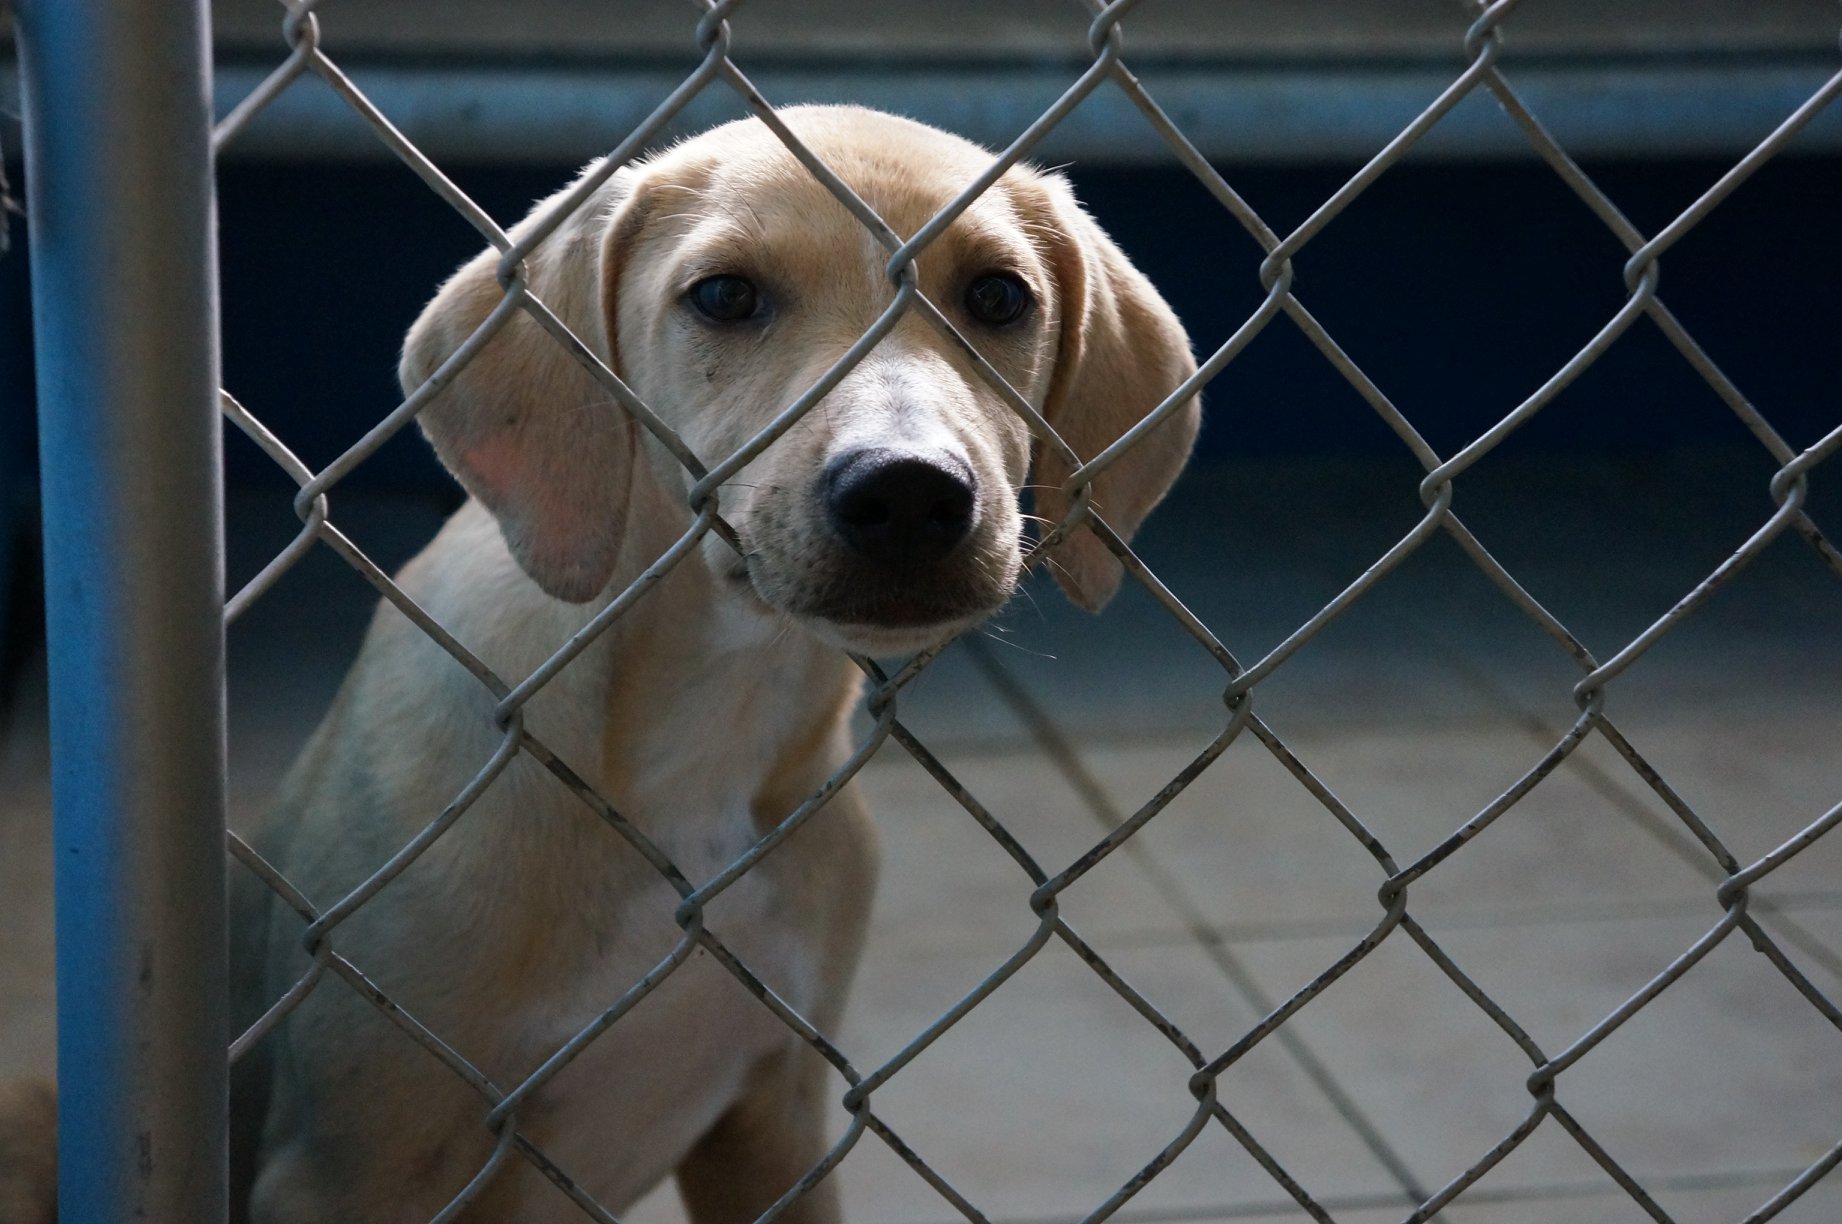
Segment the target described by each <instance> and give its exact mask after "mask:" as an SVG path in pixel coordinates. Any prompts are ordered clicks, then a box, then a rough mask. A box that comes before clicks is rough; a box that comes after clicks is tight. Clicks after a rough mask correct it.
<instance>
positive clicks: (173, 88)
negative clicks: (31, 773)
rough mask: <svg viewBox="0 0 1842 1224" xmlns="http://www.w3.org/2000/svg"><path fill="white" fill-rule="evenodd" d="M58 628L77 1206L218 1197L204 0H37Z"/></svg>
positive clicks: (215, 503)
mask: <svg viewBox="0 0 1842 1224" xmlns="http://www.w3.org/2000/svg"><path fill="white" fill-rule="evenodd" d="M17 19H18V24H17V33H18V40H19V50H20V66H21V81H22V90H21V92H22V96H23V99H24V111H25V131H26V141H25V144H26V176H27V178H26V185H27V210H28V216H29V220H28V229H29V234H30V239H31V243H32V279H33V284H32V304H33V316H34V323H35V344H36V352H37V358H38V361H37V365H38V404H39V448H40V449H39V453H40V465H41V480H42V505H43V508H44V542H45V588H46V605H47V609H46V611H47V622H48V630H49V641H50V669H51V736H52V787H53V792H52V794H53V802H54V806H55V845H56V854H57V879H56V885H57V940H58V951H57V965H58V1078H59V1090H60V1097H61V1102H60V1113H61V1119H60V1126H59V1140H60V1147H61V1153H60V1162H59V1163H60V1177H59V1201H60V1218H61V1219H64V1220H67V1221H71V1222H73V1224H116V1222H118V1221H119V1222H121V1224H127V1222H128V1221H147V1220H154V1221H163V1222H170V1224H180V1222H184V1224H213V1222H221V1221H223V1220H224V1219H225V1216H226V1202H225V1197H226V1190H225V1169H226V1160H225V1134H224V1132H225V1118H226V1091H227V1090H226V1083H227V1075H226V1049H227V1045H228V1033H227V1025H228V1021H227V1014H226V1006H225V981H226V959H227V958H226V947H225V913H224V635H223V620H222V608H223V542H222V539H223V523H222V488H221V479H222V478H221V475H220V472H221V465H220V462H219V454H220V447H221V434H220V425H219V421H218V413H217V387H218V300H217V256H216V235H215V230H216V223H215V222H216V218H215V212H214V204H213V187H212V161H211V144H210V131H211V127H210V125H211V111H210V50H209V41H208V40H209V17H208V14H207V9H206V6H205V3H204V0H19V3H18V5H17Z"/></svg>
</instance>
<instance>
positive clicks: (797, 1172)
mask: <svg viewBox="0 0 1842 1224" xmlns="http://www.w3.org/2000/svg"><path fill="white" fill-rule="evenodd" d="M826 1072H827V1067H826V1064H825V1061H824V1060H823V1059H822V1058H821V1057H820V1056H819V1054H818V1053H817V1052H816V1051H815V1050H812V1049H811V1048H810V1047H808V1046H806V1045H804V1044H801V1045H799V1046H797V1047H795V1048H792V1049H790V1050H788V1051H787V1052H785V1053H783V1054H780V1055H778V1056H776V1057H775V1058H774V1059H772V1060H771V1061H769V1062H768V1063H766V1064H764V1065H763V1066H762V1067H760V1068H759V1069H758V1070H757V1071H756V1073H755V1075H754V1076H753V1077H751V1079H750V1081H749V1084H748V1087H747V1089H746V1091H744V1093H743V1094H742V1096H741V1098H740V1099H738V1100H737V1101H736V1103H735V1104H734V1105H732V1106H731V1107H730V1109H729V1111H728V1112H727V1113H725V1114H724V1115H723V1116H722V1117H721V1118H719V1119H718V1120H717V1123H716V1125H715V1126H713V1127H711V1128H710V1129H709V1131H707V1132H705V1134H704V1136H703V1138H702V1139H699V1140H698V1141H697V1145H696V1146H695V1147H693V1148H692V1149H691V1151H690V1154H689V1155H687V1156H686V1157H685V1158H684V1160H683V1162H682V1163H680V1164H679V1166H678V1192H679V1194H680V1195H682V1196H683V1198H684V1204H685V1207H686V1208H687V1209H688V1210H689V1212H690V1216H691V1220H692V1224H751V1222H752V1221H754V1220H756V1219H759V1218H760V1216H761V1213H762V1212H764V1211H766V1210H767V1209H768V1208H769V1207H772V1206H773V1205H774V1203H775V1201H776V1200H777V1199H779V1198H780V1196H781V1195H783V1194H785V1193H786V1192H787V1191H788V1190H789V1189H791V1188H792V1187H793V1185H794V1183H796V1182H798V1181H799V1179H800V1178H802V1177H804V1176H805V1175H806V1174H807V1173H808V1172H809V1171H810V1170H811V1169H812V1167H813V1166H814V1165H816V1164H818V1162H819V1159H820V1158H821V1157H822V1156H824V1154H825V1147H826V1144H825V1099H824V1091H825V1083H826ZM840 1218H841V1217H840V1214H839V1210H838V1190H837V1183H836V1181H835V1180H834V1179H832V1178H827V1179H826V1180H824V1181H822V1182H820V1183H819V1184H818V1185H816V1186H814V1187H813V1188H812V1189H811V1190H810V1191H808V1192H807V1193H806V1194H805V1195H803V1196H802V1197H801V1198H800V1199H799V1200H798V1201H797V1202H795V1203H793V1204H792V1205H791V1206H789V1207H788V1208H787V1211H786V1213H785V1214H784V1215H782V1216H781V1217H780V1221H781V1224H838V1221H839V1220H840Z"/></svg>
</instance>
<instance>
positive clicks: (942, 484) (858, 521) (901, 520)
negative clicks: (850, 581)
mask: <svg viewBox="0 0 1842 1224" xmlns="http://www.w3.org/2000/svg"><path fill="white" fill-rule="evenodd" d="M821 488H822V493H823V497H824V500H825V509H826V511H827V512H828V513H829V514H830V515H831V521H832V526H833V527H834V528H836V529H837V532H838V534H839V536H840V537H842V538H843V540H844V542H845V543H846V544H847V545H849V546H850V547H851V549H852V550H853V551H854V552H857V553H858V554H860V555H862V556H864V557H866V558H868V559H871V560H874V561H880V562H884V563H887V564H892V565H918V564H925V563H927V562H930V561H938V560H940V558H942V557H944V556H946V555H947V554H948V553H949V552H952V551H953V548H954V546H955V545H957V544H958V543H959V542H960V541H961V540H963V539H965V538H966V533H967V532H969V531H970V530H971V529H972V473H971V472H970V471H969V470H968V469H967V467H966V465H965V464H964V463H963V462H961V461H960V460H958V459H956V458H953V457H951V456H947V455H938V454H934V455H927V456H919V455H913V454H904V453H902V452H900V451H889V450H860V451H853V452H851V453H849V454H846V455H841V456H839V457H838V458H837V459H835V460H833V461H832V463H831V464H830V465H829V466H828V467H827V468H826V469H825V475H824V478H823V483H822V486H821Z"/></svg>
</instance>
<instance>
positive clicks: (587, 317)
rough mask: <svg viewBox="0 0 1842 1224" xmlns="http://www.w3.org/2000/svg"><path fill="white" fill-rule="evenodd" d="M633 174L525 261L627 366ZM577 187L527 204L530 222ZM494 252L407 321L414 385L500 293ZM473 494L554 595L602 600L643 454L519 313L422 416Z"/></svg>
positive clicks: (562, 309)
mask: <svg viewBox="0 0 1842 1224" xmlns="http://www.w3.org/2000/svg"><path fill="white" fill-rule="evenodd" d="M633 179H634V175H633V173H632V172H630V171H622V172H620V173H618V174H616V175H615V176H613V177H612V178H611V179H609V180H608V182H607V183H606V184H605V185H604V186H603V187H602V188H601V189H600V190H599V191H598V192H596V193H595V195H594V196H593V197H592V198H591V199H589V200H588V201H587V202H586V203H584V204H583V205H582V206H581V207H580V208H578V209H577V210H576V211H575V212H574V213H573V214H572V215H571V216H570V217H569V218H568V219H567V220H565V221H564V222H563V223H562V224H561V225H560V226H558V227H557V229H556V230H555V231H554V232H553V233H551V234H550V236H549V237H548V238H546V239H545V240H544V241H543V242H541V243H540V244H538V246H537V249H536V250H534V251H532V252H531V254H530V255H529V256H527V257H526V259H525V267H526V269H527V272H528V276H529V286H530V290H531V292H532V293H533V294H535V295H536V296H537V298H538V299H539V300H541V301H542V302H543V303H544V304H545V305H546V306H548V307H549V308H550V309H551V310H552V311H553V312H554V313H555V314H556V315H557V317H558V318H560V319H561V320H562V321H563V322H564V323H566V324H567V325H568V326H569V329H570V330H571V331H572V332H574V333H575V334H576V335H577V337H579V338H580V339H581V340H582V342H583V343H584V344H586V345H587V346H588V347H589V349H590V350H592V351H593V352H594V353H595V354H596V355H597V356H598V357H600V358H601V359H602V360H603V361H604V362H606V363H607V364H608V365H609V367H610V368H613V369H615V370H616V371H617V372H618V369H619V367H618V365H617V364H616V358H615V354H614V345H613V344H612V343H611V336H612V335H613V332H612V326H613V318H614V314H613V311H614V300H613V294H614V289H615V285H614V280H615V278H614V275H613V273H614V270H615V269H616V268H617V267H618V264H619V250H618V245H619V244H618V241H617V239H619V237H620V236H621V235H630V233H631V231H632V230H633V229H634V228H635V227H634V226H632V225H624V224H622V220H623V212H624V206H625V205H627V204H628V203H630V202H631V195H632V184H633ZM568 190H569V189H568V188H565V189H564V191H562V192H558V193H557V195H555V196H552V197H551V198H550V199H548V200H544V201H542V202H540V203H539V204H538V205H537V206H536V207H535V208H533V209H532V211H531V215H530V216H529V217H527V218H525V220H524V221H523V222H520V223H519V225H518V226H517V227H515V228H514V229H513V230H512V234H513V236H514V237H517V236H518V235H520V234H521V233H523V232H525V231H526V230H527V229H528V228H529V227H530V226H531V225H532V224H533V223H534V221H535V219H536V218H538V217H541V216H543V215H545V214H546V213H547V212H548V211H549V209H551V208H552V207H554V206H555V204H556V202H557V201H558V200H559V199H560V198H561V197H562V196H563V195H565V194H566V193H567V191H568ZM498 266H499V253H498V252H497V251H496V250H492V249H488V250H487V251H485V252H483V253H482V254H480V255H479V256H477V257H475V258H474V259H473V260H472V261H471V262H469V263H468V264H466V265H465V266H464V267H462V268H461V270H460V271H458V272H456V273H455V274H454V276H453V277H451V278H450V279H449V280H448V282H447V283H446V284H445V285H443V286H442V287H441V289H440V291H439V292H437V293H436V295H435V298H434V300H433V301H431V302H430V303H429V304H428V305H427V306H426V307H424V308H423V311H422V314H421V316H420V317H419V318H417V320H416V322H415V323H414V324H413V325H412V326H411V327H410V329H409V335H408V337H407V338H406V339H405V340H404V342H403V360H402V363H401V365H400V366H399V369H398V374H399V378H400V380H401V382H402V384H403V389H404V391H405V393H408V392H411V391H414V390H415V389H416V388H417V387H419V386H421V385H422V383H423V382H424V380H426V379H427V378H428V376H429V375H430V374H432V373H434V371H435V370H436V369H437V368H438V367H439V366H440V365H441V363H442V362H444V361H446V360H447V359H448V358H449V357H450V356H451V355H452V354H453V353H454V351H455V350H456V349H458V348H459V347H460V346H461V345H462V344H463V343H465V342H466V340H467V338H468V337H469V336H471V335H472V334H473V332H474V330H475V329H476V328H477V327H479V325H480V324H481V322H482V321H484V320H485V319H486V317H487V316H488V315H489V314H491V313H492V311H493V309H494V308H495V307H497V306H498V305H499V304H500V302H501V300H502V299H503V297H504V292H503V291H502V290H501V288H500V286H499V282H498V278H497V272H498ZM419 420H420V422H421V425H422V429H423V432H424V433H426V434H427V435H428V438H429V441H430V442H431V443H433V444H434V447H435V453H436V454H437V455H439V456H440V457H441V461H442V463H444V464H446V465H447V468H448V470H449V471H451V472H453V473H454V475H455V477H456V479H458V480H459V481H460V482H461V484H462V485H463V486H464V487H465V488H466V490H467V492H469V493H471V494H472V495H473V496H475V497H477V498H479V499H480V500H481V501H482V502H484V503H485V504H486V507H487V508H488V509H489V510H491V511H492V512H493V514H494V516H495V517H497V519H498V521H499V529H500V530H501V531H502V532H503V533H504V535H505V542H506V544H507V545H508V546H509V547H510V548H511V551H512V555H513V556H514V557H516V558H517V559H518V563H519V564H520V565H521V566H523V567H524V570H525V572H526V573H528V574H529V575H530V576H531V577H532V579H534V580H535V581H536V582H537V585H538V586H540V587H542V588H543V589H544V590H545V591H546V592H548V593H549V594H551V595H554V596H555V597H557V598H558V599H565V600H569V601H570V602H573V603H583V602H586V601H588V600H590V599H593V598H594V597H595V596H596V594H598V593H599V592H600V591H601V590H602V589H603V588H604V587H605V586H607V584H608V581H609V579H610V578H611V577H612V576H613V572H614V564H615V560H616V556H617V554H618V552H619V547H620V541H621V536H622V530H623V518H624V511H625V506H626V502H627V494H628V486H629V482H630V480H631V477H632V468H633V464H634V448H635V440H634V425H633V422H632V419H631V418H630V417H629V416H628V415H627V413H626V411H625V410H624V409H622V408H621V407H620V406H619V405H618V404H617V403H616V402H614V400H613V399H612V397H611V396H610V395H609V394H608V392H607V390H606V388H604V387H603V386H602V385H601V384H600V383H599V382H597V381H596V380H595V378H594V377H593V376H592V375H590V374H589V372H588V371H587V370H586V369H584V368H583V367H582V365H581V364H580V363H579V362H578V361H577V360H576V359H575V358H574V357H572V356H570V355H569V353H568V352H567V351H566V350H565V349H564V348H563V346H562V345H561V344H559V343H558V342H557V341H556V340H555V339H554V338H553V337H552V336H551V335H550V334H549V333H548V332H546V331H544V329H543V328H542V327H541V326H540V325H539V324H538V323H537V321H536V320H535V319H533V318H531V316H530V315H528V314H526V313H525V312H524V311H523V310H516V311H514V313H513V315H512V317H511V318H510V319H509V320H507V322H506V323H505V325H504V326H503V327H501V328H500V330H499V331H498V332H497V333H496V334H495V335H494V336H493V337H492V339H490V340H489V341H487V342H486V344H485V346H484V347H482V348H481V349H480V350H479V351H478V352H477V353H476V354H475V355H474V357H473V359H472V360H471V361H469V362H468V363H467V364H466V366H465V367H464V368H463V369H462V370H461V371H460V372H459V373H458V374H457V375H456V376H455V378H454V381H453V382H451V383H450V384H449V385H448V386H447V387H446V388H444V389H443V390H442V391H441V393H440V394H438V395H437V396H436V397H435V398H434V399H433V400H431V401H430V402H429V404H428V406H427V407H425V408H424V409H423V410H422V412H421V414H420V417H419Z"/></svg>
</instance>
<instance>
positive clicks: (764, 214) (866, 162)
mask: <svg viewBox="0 0 1842 1224" xmlns="http://www.w3.org/2000/svg"><path fill="white" fill-rule="evenodd" d="M783 117H784V118H785V119H786V121H787V125H788V127H789V128H791V129H792V131H793V133H794V135H796V136H797V137H798V138H799V139H800V141H801V143H803V144H804V145H805V146H806V147H807V148H808V149H810V150H811V151H812V153H813V154H814V155H815V156H816V157H817V158H818V159H819V160H820V161H821V162H823V163H824V165H825V166H826V167H827V168H828V169H830V170H831V171H832V172H833V173H834V174H836V175H837V176H838V178H839V179H841V180H842V181H843V182H844V183H845V184H846V185H847V186H849V187H850V188H851V190H852V191H854V192H856V193H857V195H858V196H859V197H860V198H861V199H862V200H863V201H864V202H865V203H866V204H868V205H869V206H870V208H871V209H873V210H874V211H875V212H876V213H877V215H878V216H880V217H882V218H883V220H884V221H885V222H887V223H888V224H889V225H890V227H891V228H893V229H894V230H895V232H896V233H897V234H898V235H900V236H902V237H904V238H906V237H907V236H908V235H910V234H913V233H915V232H916V231H917V230H919V229H920V228H921V227H922V226H924V225H926V224H927V222H928V221H930V220H932V219H933V217H934V216H935V215H936V214H937V213H939V212H940V210H941V209H943V208H946V207H947V206H948V205H950V204H951V203H952V202H953V201H954V200H955V199H956V198H957V197H958V196H959V195H960V193H961V192H963V191H965V190H966V189H967V188H968V187H969V186H971V185H972V183H973V182H974V181H975V180H976V179H977V178H978V176H979V175H980V174H982V173H984V172H985V171H986V170H987V169H988V168H989V167H990V165H991V163H992V161H993V159H994V158H995V156H996V155H995V154H993V153H992V152H991V151H989V150H987V149H983V148H980V147H979V146H978V145H975V144H973V143H971V142H970V141H967V140H964V139H962V138H960V137H958V136H954V135H952V134H950V133H948V132H943V131H941V130H939V129H938V128H932V127H928V126H927V125H925V124H921V123H917V122H914V121H913V120H908V119H902V118H899V117H897V116H894V115H886V114H881V113H879V112H874V111H868V110H864V109H861V108H858V107H842V106H840V107H831V106H814V107H795V108H790V109H789V110H788V111H786V112H784V114H783ZM675 152H677V153H680V154H681V155H684V156H686V157H687V158H689V159H691V160H692V161H693V162H694V163H698V170H699V172H700V173H699V177H701V178H703V179H704V180H705V187H704V190H705V192H706V193H707V194H708V195H709V196H711V197H713V198H715V199H719V200H723V201H725V202H726V203H728V204H729V205H730V206H731V207H736V208H746V209H747V210H748V211H749V212H750V213H751V214H752V215H753V217H754V218H755V219H757V220H759V221H764V222H766V221H770V220H771V221H772V222H773V223H774V225H773V227H774V228H777V229H785V228H795V229H797V228H805V227H807V226H810V225H820V224H825V223H827V222H828V221H831V220H835V219H836V216H837V214H838V212H839V210H841V209H842V208H843V207H844V206H843V205H842V204H841V203H839V202H838V201H837V200H836V199H835V198H834V197H833V196H832V194H831V191H830V190H829V189H828V188H827V187H826V186H825V185H824V184H823V183H821V182H820V181H819V180H818V178H817V177H816V176H814V175H813V174H812V173H811V171H809V170H808V169H807V168H806V167H805V166H803V165H801V164H800V161H799V159H798V158H796V157H795V156H794V154H793V153H792V152H791V151H790V150H789V149H788V148H787V146H786V145H785V144H783V143H782V142H781V140H780V138H779V137H778V136H777V135H776V134H775V133H774V132H773V131H772V130H770V129H769V128H768V126H767V125H766V124H764V123H761V122H759V121H758V120H752V119H751V120H741V121H738V122H736V123H732V124H727V125H725V126H723V127H720V128H716V129H713V130H712V131H710V132H707V133H705V134H704V135H703V136H701V137H698V138H696V139H695V140H692V141H690V142H688V143H687V144H686V145H682V146H679V148H678V149H677V150H675ZM1028 174H1029V172H1028V171H1026V170H1012V171H1010V172H1009V173H1008V174H1007V175H1006V176H1004V178H1002V179H1000V181H999V183H998V184H996V185H994V187H993V188H991V189H988V190H986V191H985V192H982V193H981V194H979V195H978V196H977V197H976V198H975V199H974V200H973V201H972V202H971V203H970V205H969V206H968V207H967V208H966V209H965V210H964V211H963V212H962V213H961V214H960V217H959V219H958V220H956V222H955V223H954V225H953V226H952V227H950V229H949V230H948V241H949V242H951V241H953V240H954V239H963V238H977V237H983V238H986V239H988V240H1002V239H1003V238H1004V237H1006V236H1021V235H1022V234H1023V228H1024V227H1023V226H1022V225H1021V218H1019V216H1018V214H1017V208H1016V203H1015V201H1014V200H1013V198H1012V195H1011V192H1010V191H1009V190H1008V188H1009V187H1010V185H1011V184H1012V183H1013V182H1015V181H1016V180H1018V179H1020V178H1022V177H1026V176H1027V175H1028Z"/></svg>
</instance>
